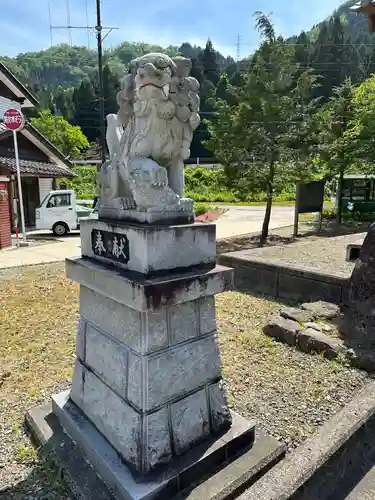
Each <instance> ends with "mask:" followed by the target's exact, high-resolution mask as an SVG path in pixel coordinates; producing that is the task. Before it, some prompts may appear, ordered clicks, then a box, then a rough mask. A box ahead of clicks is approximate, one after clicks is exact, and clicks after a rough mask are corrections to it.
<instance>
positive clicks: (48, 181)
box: [0, 62, 75, 248]
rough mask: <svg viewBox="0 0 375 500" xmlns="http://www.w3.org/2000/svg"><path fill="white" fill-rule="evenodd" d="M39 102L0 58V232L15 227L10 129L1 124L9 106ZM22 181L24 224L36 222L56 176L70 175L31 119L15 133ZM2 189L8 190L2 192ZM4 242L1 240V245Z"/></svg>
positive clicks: (15, 191)
mask: <svg viewBox="0 0 375 500" xmlns="http://www.w3.org/2000/svg"><path fill="white" fill-rule="evenodd" d="M37 105H38V101H37V100H36V98H35V97H34V96H33V95H32V94H31V93H30V91H29V90H28V89H27V88H26V87H25V86H24V85H23V84H22V83H21V82H20V81H19V80H18V79H17V78H16V77H15V75H13V73H11V72H10V71H9V69H8V68H7V67H6V66H4V64H2V63H1V62H0V192H1V193H2V196H1V198H2V199H0V215H1V216H0V232H1V227H3V233H4V226H5V225H10V227H11V228H12V229H14V225H15V219H16V218H15V214H14V210H13V208H14V202H13V200H14V199H18V188H17V179H16V172H17V167H16V161H15V151H14V143H13V133H12V132H11V131H9V130H7V129H6V127H5V126H4V124H3V115H4V112H5V111H6V110H7V109H9V108H16V109H20V110H21V111H22V112H23V113H25V112H26V113H27V110H28V109H32V108H35V107H36V106H37ZM17 138H18V149H19V159H20V172H21V184H22V194H23V203H24V213H25V225H26V227H33V226H34V225H35V209H36V208H37V207H38V206H39V204H40V202H41V201H42V200H43V198H44V197H45V195H46V194H47V193H48V192H49V191H51V190H52V189H53V188H54V187H55V181H56V178H71V177H74V176H75V175H74V173H73V172H72V171H71V167H72V166H73V164H72V163H71V162H70V161H69V160H68V159H67V158H66V157H65V156H64V155H63V154H62V153H61V152H60V151H59V150H58V149H57V148H56V147H55V146H54V145H53V144H52V143H51V142H50V141H49V140H48V139H47V138H46V137H44V136H43V135H42V134H41V133H40V132H39V131H38V130H37V129H36V128H35V127H33V126H32V125H31V123H28V122H27V123H26V125H25V127H24V128H23V130H21V131H20V132H18V133H17ZM5 191H6V192H7V193H6V194H5ZM5 198H7V206H8V211H9V220H5V219H6V217H5V215H4V213H5V209H4V199H5ZM4 246H5V245H4V244H2V243H1V237H0V248H2V247H4Z"/></svg>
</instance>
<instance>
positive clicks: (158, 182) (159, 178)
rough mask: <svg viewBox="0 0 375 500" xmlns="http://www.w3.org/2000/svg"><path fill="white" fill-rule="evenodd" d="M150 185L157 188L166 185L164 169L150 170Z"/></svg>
mask: <svg viewBox="0 0 375 500" xmlns="http://www.w3.org/2000/svg"><path fill="white" fill-rule="evenodd" d="M151 185H153V186H159V187H163V186H167V185H168V173H167V170H166V169H165V168H164V167H159V168H155V169H152V170H151Z"/></svg>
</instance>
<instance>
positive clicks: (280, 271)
mask: <svg viewBox="0 0 375 500" xmlns="http://www.w3.org/2000/svg"><path fill="white" fill-rule="evenodd" d="M219 263H220V264H222V265H224V266H228V267H233V268H234V270H235V273H234V276H235V287H236V289H237V290H245V289H246V290H247V291H254V292H258V293H263V294H265V295H271V296H273V297H277V298H283V299H284V298H285V299H293V300H298V301H312V300H325V301H328V302H333V303H335V304H342V303H345V302H346V294H347V285H348V281H349V278H348V276H346V275H345V274H342V273H335V274H326V273H324V272H321V271H319V270H318V269H315V268H308V267H302V266H296V265H294V264H288V263H286V262H282V261H275V260H272V261H271V260H266V259H258V258H257V259H254V258H252V256H251V251H240V252H231V253H227V254H222V255H221V256H220V258H219Z"/></svg>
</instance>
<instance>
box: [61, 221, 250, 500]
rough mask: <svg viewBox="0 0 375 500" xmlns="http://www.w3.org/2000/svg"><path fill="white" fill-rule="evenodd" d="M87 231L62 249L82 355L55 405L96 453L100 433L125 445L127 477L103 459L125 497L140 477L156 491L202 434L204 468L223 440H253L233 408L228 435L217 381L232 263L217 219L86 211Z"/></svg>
mask: <svg viewBox="0 0 375 500" xmlns="http://www.w3.org/2000/svg"><path fill="white" fill-rule="evenodd" d="M81 233H82V234H81V237H82V258H78V259H67V261H66V270H67V276H68V278H70V279H72V280H74V281H76V282H78V283H79V284H80V320H79V327H78V333H77V360H76V366H75V371H74V375H73V381H72V388H71V392H70V395H69V398H68V399H66V396H65V395H59V396H56V397H54V400H53V402H54V411H55V413H56V414H57V415H58V416H59V418H60V420H61V423H62V425H63V426H64V427H65V428H66V429H67V431H68V433H69V434H70V435H71V436H72V437H73V439H74V441H75V442H76V443H77V445H78V446H80V447H81V448H82V449H83V450H85V453H86V454H87V456H88V459H89V461H90V462H92V463H94V464H95V460H96V459H95V457H97V454H98V453H99V452H98V451H97V450H98V442H102V441H101V440H103V439H105V442H107V443H108V445H106V446H107V448H108V447H109V448H108V449H107V450H106V454H107V455H108V453H109V449H112V450H113V453H114V454H115V455H116V454H117V455H118V457H119V458H120V460H121V461H122V463H123V467H124V468H125V469H126V470H128V472H127V473H126V474H127V475H126V477H127V478H128V480H127V484H126V485H124V484H122V483H121V481H120V482H119V481H115V482H113V481H114V480H113V477H114V476H113V470H110V469H111V467H110V466H109V465H108V461H107V462H106V461H105V460H104V462H103V461H100V463H101V467H100V471H99V470H98V471H99V472H100V475H101V476H102V477H103V479H104V480H105V481H106V482H107V483H109V484H110V487H112V489H113V488H114V489H116V490H118V491H120V490H121V491H123V493H122V494H121V495H120V496H119V498H135V496H134V495H133V493H132V491H133V492H134V491H135V490H134V488H135V485H136V484H137V483H139V482H142V483H144V482H146V483H147V484H148V486H147V488H146V490H147V498H150V499H151V498H156V497H157V495H156V492H159V493H160V491H159V490H160V484H164V483H165V478H166V477H168V481H167V483H166V484H169V482H170V480H171V478H174V479H175V478H176V477H177V476H176V474H177V472H176V470H177V469H178V468H179V469H181V466H179V467H177V469H176V464H177V463H180V462H181V460H182V461H183V462H184V463H185V468H186V461H187V462H189V463H190V468H191V466H192V465H193V464H194V463H196V462H197V457H196V456H195V455H194V453H193V452H194V450H197V449H198V448H199V446H204V447H205V454H206V458H204V459H203V458H202V456H201V453H200V454H199V462H200V464H201V465H200V466H199V467H198V468H197V467H196V468H195V470H196V473H197V474H198V476H199V472H197V470H198V469H199V468H200V469H202V471H205V472H207V471H208V470H209V467H208V468H207V464H209V463H211V467H213V466H214V465H216V466H217V463H216V462H217V457H218V456H219V455H220V453H221V455H220V456H221V458H223V456H224V457H225V458H228V453H227V451H224V450H228V447H229V449H230V450H231V453H234V452H235V451H237V450H236V447H238V443H239V446H240V447H243V446H244V445H245V447H246V446H248V445H250V444H251V442H252V439H253V436H254V425H253V424H249V423H247V422H246V421H244V420H243V419H241V417H238V416H236V417H235V420H236V422H237V424H236V425H235V428H234V429H232V430H231V431H230V433H231V434H229V435H228V430H229V428H230V427H231V424H232V418H233V417H232V414H231V412H230V411H229V409H228V406H227V401H226V394H225V390H224V388H223V385H222V381H221V363H220V353H219V345H218V339H217V332H216V316H215V299H214V295H215V294H217V293H220V292H223V291H226V290H229V289H231V288H232V285H233V271H232V269H229V268H225V267H221V266H216V265H215V261H216V240H215V226H214V225H210V224H208V225H203V224H191V225H186V226H145V225H137V224H124V223H113V222H112V223H109V222H108V221H103V220H89V219H88V220H85V221H82V228H81ZM88 428H89V429H90V430H89V435H90V436H91V441H93V439H94V440H95V441H97V442H96V443H94V442H92V443H91V445H90V440H89V439H88V438H87V432H86V430H87V429H88ZM85 429H86V430H85ZM223 435H226V436H227V437H226V439H223V437H222V436H223ZM228 436H230V437H229V438H228ZM232 441H233V443H232V446H231V442H232ZM236 442H237V445H235V444H234V443H236ZM205 443H207V446H205ZM207 450H210V451H209V452H208V453H206V452H207ZM218 452H219V455H217V453H218ZM223 453H224V455H222V454H223ZM214 456H216V462H215V460H214V461H213V462H212V459H213V457H214ZM204 462H206V466H203V465H202V464H203V463H204ZM103 464H104V465H103ZM155 474H156V476H155ZM151 476H152V477H153V479H152V480H151V479H150V478H151ZM155 477H156V479H155ZM161 478H163V480H162V479H161ZM194 479H196V478H194ZM129 481H130V482H129ZM150 481H151V482H150ZM160 481H161V482H160ZM164 486H165V484H164ZM124 492H126V494H125V493H124ZM159 493H158V494H159ZM165 494H166V493H165ZM142 498H143V497H142ZM163 498H169V497H168V495H166V496H165V497H163Z"/></svg>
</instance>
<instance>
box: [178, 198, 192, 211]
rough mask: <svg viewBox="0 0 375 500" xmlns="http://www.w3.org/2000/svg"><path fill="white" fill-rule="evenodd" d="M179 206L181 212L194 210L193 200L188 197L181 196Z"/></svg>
mask: <svg viewBox="0 0 375 500" xmlns="http://www.w3.org/2000/svg"><path fill="white" fill-rule="evenodd" d="M180 207H181V210H182V211H183V212H193V211H194V202H193V200H191V199H190V198H181V199H180Z"/></svg>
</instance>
